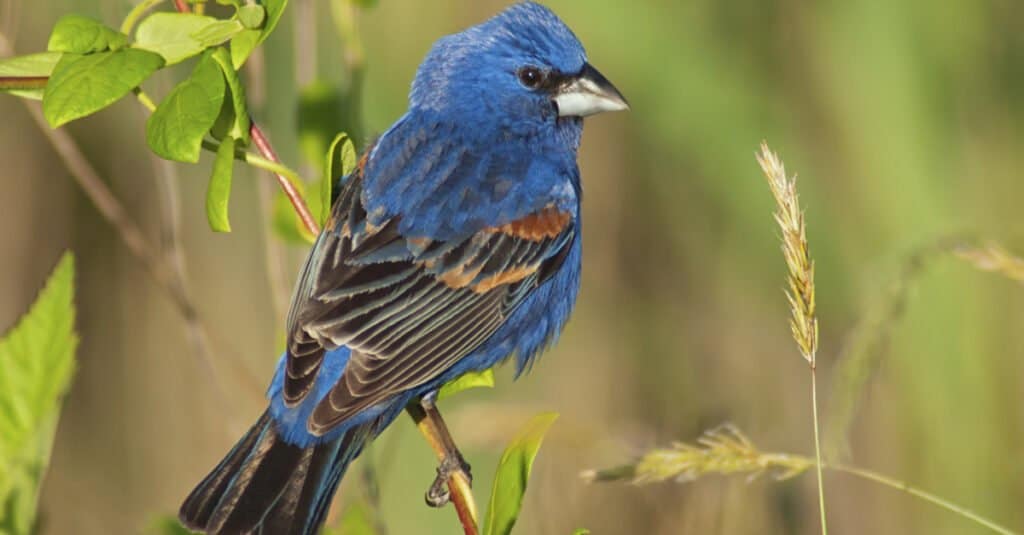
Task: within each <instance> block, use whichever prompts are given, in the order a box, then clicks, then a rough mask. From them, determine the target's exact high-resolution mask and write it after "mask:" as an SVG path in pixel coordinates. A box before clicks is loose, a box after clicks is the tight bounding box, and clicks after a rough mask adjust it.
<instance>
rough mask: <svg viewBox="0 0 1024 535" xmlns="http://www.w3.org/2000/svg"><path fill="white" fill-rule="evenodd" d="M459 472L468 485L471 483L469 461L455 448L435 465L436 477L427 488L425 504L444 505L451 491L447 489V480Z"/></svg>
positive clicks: (471, 475) (432, 505) (471, 474)
mask: <svg viewBox="0 0 1024 535" xmlns="http://www.w3.org/2000/svg"><path fill="white" fill-rule="evenodd" d="M459 472H462V473H463V474H465V476H466V479H467V480H468V481H469V483H470V485H472V484H473V473H472V472H471V470H470V466H469V463H467V462H466V460H465V459H463V458H462V454H461V453H459V451H458V450H455V451H454V452H450V453H449V454H448V455H446V456H445V458H444V460H442V461H441V464H440V465H439V466H438V467H437V477H435V478H434V482H433V483H431V484H430V488H429V489H427V494H426V500H427V505H429V506H431V507H444V506H445V505H446V504H447V503H448V501H449V499H450V498H451V493H450V492H449V491H448V480H449V479H451V478H452V476H453V475H455V474H457V473H459Z"/></svg>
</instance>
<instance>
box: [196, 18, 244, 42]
mask: <svg viewBox="0 0 1024 535" xmlns="http://www.w3.org/2000/svg"><path fill="white" fill-rule="evenodd" d="M244 29H245V26H242V23H241V22H238V21H237V20H218V21H216V22H214V23H213V24H210V25H209V26H205V27H203V28H200V29H199V30H197V31H195V32H193V33H192V38H193V39H195V40H197V41H199V42H200V43H201V44H202V45H203V46H204V47H207V48H208V47H212V46H217V45H219V44H221V43H224V42H225V41H227V40H228V39H231V38H232V37H234V36H235V35H236V34H237V33H238V32H240V31H242V30H244Z"/></svg>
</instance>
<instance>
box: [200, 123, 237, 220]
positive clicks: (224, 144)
mask: <svg viewBox="0 0 1024 535" xmlns="http://www.w3.org/2000/svg"><path fill="white" fill-rule="evenodd" d="M234 164H235V139H234V138H231V137H226V138H224V140H223V141H221V142H220V148H218V149H217V158H216V159H215V160H214V161H213V176H212V177H211V178H210V185H209V187H208V188H207V190H206V220H207V221H209V222H210V228H211V229H213V231H214V232H231V223H230V222H229V221H228V200H229V199H230V198H231V171H232V170H233V169H234Z"/></svg>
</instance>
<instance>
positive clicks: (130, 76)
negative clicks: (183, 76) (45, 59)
mask: <svg viewBox="0 0 1024 535" xmlns="http://www.w3.org/2000/svg"><path fill="white" fill-rule="evenodd" d="M163 64H164V59H163V58H161V57H160V56H158V55H157V54H154V53H152V52H147V51H145V50H136V49H133V48H122V49H120V50H116V51H111V52H98V53H96V54H89V55H86V56H81V55H78V54H64V57H62V58H61V60H60V61H59V62H58V63H57V66H56V67H54V69H53V74H52V76H50V82H49V83H48V84H46V90H45V91H44V92H43V115H44V116H45V117H46V121H47V122H48V123H50V126H52V127H53V128H57V127H58V126H61V125H63V124H65V123H67V122H69V121H73V120H75V119H79V118H81V117H85V116H86V115H91V114H93V113H96V112H97V111H99V110H102V109H103V108H106V107H107V106H109V105H111V104H113V103H114V102H116V101H117V100H118V99H120V98H121V97H123V96H125V95H126V94H127V93H128V92H129V91H131V90H132V88H134V87H137V86H138V85H139V84H141V83H142V81H143V80H145V79H146V78H148V77H149V75H151V74H153V73H154V72H155V71H156V70H157V69H159V68H160V67H162V66H163Z"/></svg>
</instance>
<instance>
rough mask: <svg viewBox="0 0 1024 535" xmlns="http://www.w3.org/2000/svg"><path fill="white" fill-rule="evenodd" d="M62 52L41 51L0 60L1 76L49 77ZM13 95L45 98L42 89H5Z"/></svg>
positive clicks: (36, 98) (37, 98)
mask: <svg viewBox="0 0 1024 535" xmlns="http://www.w3.org/2000/svg"><path fill="white" fill-rule="evenodd" d="M62 55H63V54H61V53H60V52H40V53H38V54H28V55H26V56H14V57H13V58H4V59H2V60H0V76H17V77H28V78H47V77H49V76H50V74H51V73H53V68H54V67H55V66H56V65H57V62H58V61H60V58H61V56H62ZM4 91H5V92H8V93H10V94H12V95H15V96H18V97H24V98H31V99H35V100H39V99H41V98H43V90H42V89H15V90H6V89H5V90H4Z"/></svg>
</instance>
